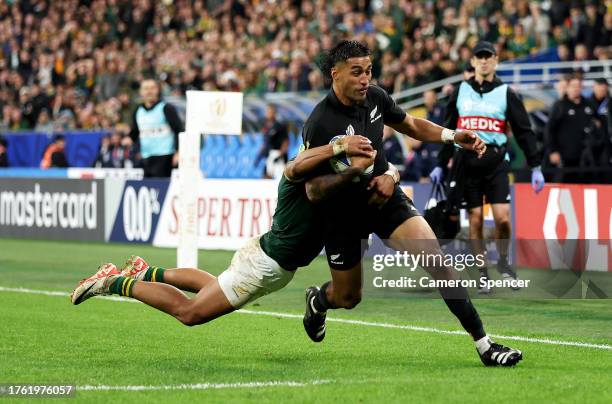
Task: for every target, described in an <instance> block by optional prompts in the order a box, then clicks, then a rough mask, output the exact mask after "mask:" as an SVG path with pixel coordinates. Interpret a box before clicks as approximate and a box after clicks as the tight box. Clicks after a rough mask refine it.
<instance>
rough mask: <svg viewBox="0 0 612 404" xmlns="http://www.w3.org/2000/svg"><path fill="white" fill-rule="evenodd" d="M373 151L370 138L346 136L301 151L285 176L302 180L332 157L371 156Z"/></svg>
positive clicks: (290, 163) (290, 164)
mask: <svg viewBox="0 0 612 404" xmlns="http://www.w3.org/2000/svg"><path fill="white" fill-rule="evenodd" d="M373 152H374V149H373V148H372V145H371V142H370V140H369V139H368V138H366V137H363V136H359V135H357V136H346V137H343V138H340V139H338V140H337V141H336V142H334V143H331V144H328V145H324V146H319V147H314V148H312V149H307V150H304V151H302V152H300V153H299V154H298V155H297V157H296V158H295V159H294V160H293V161H290V162H289V163H288V164H287V167H285V177H287V179H288V180H290V181H301V180H303V179H305V177H307V176H308V175H309V174H311V173H312V171H313V170H314V169H315V168H317V167H318V166H319V165H320V164H321V163H322V162H324V161H328V160H329V159H331V158H332V157H335V156H338V155H341V154H346V155H347V156H349V157H360V156H361V157H367V158H369V157H370V156H371V155H372V153H373Z"/></svg>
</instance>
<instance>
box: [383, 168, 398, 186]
mask: <svg viewBox="0 0 612 404" xmlns="http://www.w3.org/2000/svg"><path fill="white" fill-rule="evenodd" d="M383 175H388V176H390V177H391V178H393V182H395V183H396V184H397V183H398V182H399V180H400V179H399V175H398V174H397V172H396V171H393V170H387V171H385V172H384V173H383Z"/></svg>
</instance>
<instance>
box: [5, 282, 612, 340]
mask: <svg viewBox="0 0 612 404" xmlns="http://www.w3.org/2000/svg"><path fill="white" fill-rule="evenodd" d="M0 292H15V293H30V294H36V295H46V296H64V297H65V296H70V293H66V292H57V291H50V290H34V289H25V288H5V287H2V286H0ZM97 298H98V299H104V300H112V301H119V302H128V303H140V302H139V301H138V300H135V299H128V298H125V297H119V296H98V297H97ZM236 313H240V314H251V315H253V314H254V315H257V316H269V317H281V318H303V315H300V314H291V313H277V312H274V311H258V310H245V309H240V310H238V311H236ZM327 321H329V322H333V323H344V324H353V325H362V326H366V327H380V328H394V329H399V330H410V331H419V332H430V333H435V334H448V335H466V332H465V331H459V330H441V329H438V328H432V327H418V326H415V325H402V324H390V323H376V322H372V321H361V320H348V319H343V318H330V317H327ZM489 336H491V337H493V338H500V339H507V340H513V341H524V342H532V343H536V344H547V345H562V346H573V347H579V348H593V349H606V350H612V345H608V344H592V343H589V342H579V341H559V340H554V339H547V338H531V337H522V336H520V335H499V334H490V335H489Z"/></svg>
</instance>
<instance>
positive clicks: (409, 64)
mask: <svg viewBox="0 0 612 404" xmlns="http://www.w3.org/2000/svg"><path fill="white" fill-rule="evenodd" d="M272 4H273V6H272ZM345 36H350V37H356V38H357V39H360V40H363V41H365V42H367V43H368V44H369V46H370V47H371V48H372V49H374V62H375V64H374V71H373V75H374V78H375V80H377V82H378V83H379V84H380V85H381V86H383V87H384V88H386V89H387V90H388V91H390V92H394V91H399V90H404V89H407V88H411V87H414V86H416V85H417V84H423V83H426V82H428V81H433V80H436V79H440V78H443V77H445V76H447V75H449V74H455V73H457V72H460V71H461V70H462V69H463V68H464V67H465V65H466V64H467V63H468V59H469V56H470V52H469V49H470V48H471V46H472V45H473V44H474V42H475V41H476V40H477V39H478V37H480V38H483V39H486V40H489V41H492V42H494V43H496V44H497V46H498V48H499V52H498V54H499V55H500V57H501V60H506V59H509V58H517V57H523V56H526V55H530V54H534V53H536V52H538V51H539V50H542V49H549V48H551V47H559V58H560V59H567V58H573V57H574V56H576V57H578V58H585V57H586V58H600V59H605V58H609V57H610V55H609V53H608V52H609V51H608V50H607V49H606V46H607V45H609V44H610V43H611V41H612V8H610V7H608V9H606V8H605V6H604V4H603V2H586V4H585V3H584V2H565V1H563V2H558V1H541V2H538V1H532V2H528V1H526V0H519V1H514V0H508V1H494V0H468V1H458V0H440V1H435V2H433V1H416V0H415V1H409V0H399V1H391V0H378V1H367V0H360V1H346V0H337V1H332V2H330V1H320V0H305V1H289V0H280V1H270V2H268V1H257V0H251V1H244V0H243V1H239V0H227V1H203V0H195V1H188V0H182V1H181V0H177V1H169V0H167V1H159V2H156V1H152V0H139V1H126V0H66V1H58V2H54V1H50V0H21V1H18V0H14V1H4V2H2V3H0V107H1V108H0V109H1V111H2V119H1V120H0V128H1V129H3V130H15V129H26V128H27V129H37V130H41V131H45V130H49V129H68V128H84V129H91V128H112V127H114V125H115V124H117V123H120V122H129V114H130V111H131V108H130V107H132V106H133V105H134V104H135V102H136V101H137V89H138V85H139V83H140V81H141V80H142V79H143V78H145V77H155V78H157V79H159V80H160V81H161V82H162V84H163V86H162V89H163V94H164V95H169V94H174V95H181V94H183V93H184V91H185V90H187V89H204V90H215V89H220V90H240V91H244V92H245V93H263V92H280V91H310V90H321V89H322V88H323V84H324V83H323V79H322V76H321V74H320V72H319V70H318V69H317V68H316V62H317V60H318V59H319V57H320V54H321V52H322V51H323V50H325V49H328V48H330V47H331V45H332V44H333V43H334V42H335V41H337V40H338V39H339V38H342V37H345Z"/></svg>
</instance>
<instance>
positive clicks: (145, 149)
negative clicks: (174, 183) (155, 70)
mask: <svg viewBox="0 0 612 404" xmlns="http://www.w3.org/2000/svg"><path fill="white" fill-rule="evenodd" d="M160 91H161V90H160V86H159V83H157V82H156V81H155V80H152V79H146V80H143V81H142V82H141V83H140V97H141V99H142V102H141V104H140V105H138V107H137V108H136V110H135V111H134V116H133V121H132V128H131V132H130V137H131V138H132V140H133V141H134V143H137V144H138V145H139V147H140V153H141V156H142V166H143V168H144V175H145V177H169V176H170V174H171V173H172V167H176V166H177V165H178V135H179V133H180V132H183V131H184V130H185V127H184V125H183V122H182V121H181V119H180V118H179V116H178V114H177V112H176V109H175V108H174V107H173V106H172V105H171V104H168V103H166V102H165V101H163V100H161V99H160V96H161V94H160Z"/></svg>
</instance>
